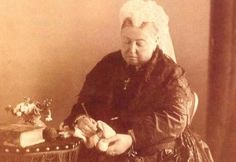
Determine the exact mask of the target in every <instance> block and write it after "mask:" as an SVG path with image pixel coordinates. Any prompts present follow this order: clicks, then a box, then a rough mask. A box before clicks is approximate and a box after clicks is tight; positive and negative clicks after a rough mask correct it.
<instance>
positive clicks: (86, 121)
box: [75, 115, 97, 137]
mask: <svg viewBox="0 0 236 162" xmlns="http://www.w3.org/2000/svg"><path fill="white" fill-rule="evenodd" d="M75 127H76V128H79V129H80V130H81V131H82V132H83V133H84V135H85V136H86V137H91V136H92V135H94V134H96V132H97V122H96V121H95V120H94V119H93V118H90V117H88V116H86V115H81V116H79V117H77V119H75Z"/></svg>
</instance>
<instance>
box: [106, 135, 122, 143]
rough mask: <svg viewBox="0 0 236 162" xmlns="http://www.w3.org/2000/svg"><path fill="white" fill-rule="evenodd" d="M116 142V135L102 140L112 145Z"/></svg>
mask: <svg viewBox="0 0 236 162" xmlns="http://www.w3.org/2000/svg"><path fill="white" fill-rule="evenodd" d="M117 140H119V138H118V136H117V135H115V136H112V137H110V138H106V139H104V142H107V143H113V142H115V141H117Z"/></svg>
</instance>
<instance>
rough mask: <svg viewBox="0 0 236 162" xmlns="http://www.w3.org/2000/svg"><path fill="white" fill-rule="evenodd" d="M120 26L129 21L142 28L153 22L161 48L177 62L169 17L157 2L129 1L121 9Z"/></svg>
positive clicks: (148, 0) (144, 0) (150, 0)
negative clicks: (143, 25)
mask: <svg viewBox="0 0 236 162" xmlns="http://www.w3.org/2000/svg"><path fill="white" fill-rule="evenodd" d="M119 18H120V26H121V27H122V25H123V23H124V22H125V20H127V19H129V20H130V21H131V22H132V25H133V26H136V27H140V26H141V25H142V24H143V23H147V22H151V23H153V24H154V25H155V27H156V28H157V29H158V37H159V43H158V45H159V48H160V49H162V50H163V52H164V53H165V54H166V55H168V56H170V57H171V58H172V59H173V60H174V61H175V62H176V58H175V53H174V48H173V45H172V40H171V37H170V34H169V26H168V22H169V17H168V16H167V14H166V13H165V11H164V9H163V8H162V7H161V6H159V5H158V4H157V3H156V2H155V0H128V1H127V2H125V3H124V4H123V6H122V7H121V9H120V15H119Z"/></svg>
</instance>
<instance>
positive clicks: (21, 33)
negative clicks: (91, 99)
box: [0, 0, 210, 136]
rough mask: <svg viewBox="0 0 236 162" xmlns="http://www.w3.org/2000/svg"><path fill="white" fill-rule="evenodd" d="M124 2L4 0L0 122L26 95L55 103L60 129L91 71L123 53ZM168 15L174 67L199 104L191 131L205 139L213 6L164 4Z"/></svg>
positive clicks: (0, 9) (191, 0)
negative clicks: (182, 72) (179, 67)
mask: <svg viewBox="0 0 236 162" xmlns="http://www.w3.org/2000/svg"><path fill="white" fill-rule="evenodd" d="M123 2H125V0H112V1H110V0H89V1H87V0H50V1H45V0H37V1H31V0H20V1H19V0H1V1H0V33H1V34H0V77H1V79H0V110H1V113H0V122H15V118H14V117H12V115H11V114H10V113H6V112H5V111H4V107H5V106H7V105H9V104H11V105H13V106H14V105H16V104H17V103H19V102H20V101H22V100H23V97H31V98H32V99H34V100H39V101H42V100H43V99H44V98H47V97H48V98H52V99H53V105H52V106H53V118H54V120H53V121H52V122H51V123H48V125H49V126H53V127H57V126H58V124H59V123H60V122H61V121H62V120H63V119H64V118H65V117H66V116H67V115H68V114H69V112H70V109H71V107H72V105H73V104H74V103H75V102H76V100H77V95H78V93H79V90H80V88H81V86H82V84H83V82H84V79H85V75H86V73H88V72H89V70H91V68H92V67H93V66H94V65H95V64H96V62H98V61H99V60H100V59H101V58H102V57H103V56H104V55H106V54H107V53H109V52H112V51H114V50H117V49H119V46H120V45H119V43H120V42H119V41H120V39H119V38H120V37H119V32H120V29H119V21H118V13H119V8H120V6H121V4H122V3H123ZM158 3H159V4H161V5H162V6H163V7H164V8H165V10H166V12H167V14H168V15H169V17H170V31H171V34H172V39H173V42H174V46H175V51H176V56H177V62H178V63H179V64H181V65H182V66H183V67H184V68H185V70H186V74H187V78H188V79H189V82H190V85H191V86H192V88H193V90H194V91H196V92H197V94H198V96H199V99H200V103H199V109H198V112H197V114H196V116H195V118H194V122H193V128H194V129H195V130H197V132H199V133H200V134H201V135H203V136H204V135H205V114H206V106H207V104H206V100H207V87H208V86H207V76H208V74H207V70H208V53H209V50H208V44H209V14H210V0H198V1H196V0H182V1H179V0H159V1H158Z"/></svg>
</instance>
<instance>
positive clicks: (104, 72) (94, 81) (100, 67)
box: [64, 56, 111, 126]
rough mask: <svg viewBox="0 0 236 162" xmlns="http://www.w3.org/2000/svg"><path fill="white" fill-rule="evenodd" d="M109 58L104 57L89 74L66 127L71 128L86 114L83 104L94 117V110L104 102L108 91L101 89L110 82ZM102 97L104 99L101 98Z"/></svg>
mask: <svg viewBox="0 0 236 162" xmlns="http://www.w3.org/2000/svg"><path fill="white" fill-rule="evenodd" d="M109 66H110V61H109V57H108V56H106V57H104V58H103V59H102V60H101V61H99V62H98V63H97V64H96V66H95V67H94V68H93V69H92V70H91V71H90V72H89V73H88V74H87V76H86V79H85V82H84V84H83V87H82V89H81V91H80V93H79V97H78V101H77V103H76V104H75V105H74V106H73V107H72V110H71V112H70V114H69V116H68V117H67V118H66V119H65V120H64V123H65V124H66V125H69V126H71V125H72V124H73V122H74V120H75V118H76V117H77V116H78V115H81V114H85V111H84V109H83V107H82V106H81V105H82V103H83V104H84V105H85V107H86V110H87V111H88V113H89V115H90V116H92V117H93V112H94V111H93V110H92V109H96V108H95V107H96V105H99V104H100V102H102V100H103V99H101V98H102V97H104V94H103V93H105V91H106V89H104V90H101V87H104V86H103V85H104V84H106V80H109V78H108V77H109V75H108V74H109V71H108V70H109V69H111V68H109ZM101 96H102V97H101Z"/></svg>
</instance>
